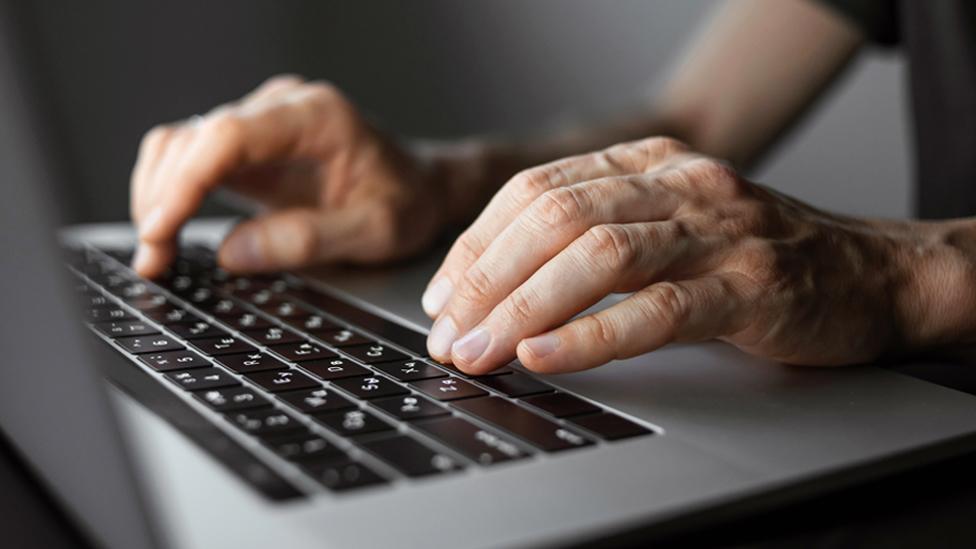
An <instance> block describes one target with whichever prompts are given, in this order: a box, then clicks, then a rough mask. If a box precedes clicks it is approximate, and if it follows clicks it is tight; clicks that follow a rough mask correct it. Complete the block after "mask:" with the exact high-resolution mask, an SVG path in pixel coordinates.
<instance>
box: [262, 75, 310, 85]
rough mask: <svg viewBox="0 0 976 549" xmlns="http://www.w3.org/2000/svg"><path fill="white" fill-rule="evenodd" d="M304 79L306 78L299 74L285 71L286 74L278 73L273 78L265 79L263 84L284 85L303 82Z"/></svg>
mask: <svg viewBox="0 0 976 549" xmlns="http://www.w3.org/2000/svg"><path fill="white" fill-rule="evenodd" d="M304 81H305V80H304V79H303V78H302V77H301V76H299V75H297V74H291V73H284V74H276V75H274V76H272V77H271V78H268V79H267V80H265V81H264V84H263V85H264V86H267V87H271V86H284V85H287V84H301V83H302V82H304Z"/></svg>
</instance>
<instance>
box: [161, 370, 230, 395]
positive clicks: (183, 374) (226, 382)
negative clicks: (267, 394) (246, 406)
mask: <svg viewBox="0 0 976 549" xmlns="http://www.w3.org/2000/svg"><path fill="white" fill-rule="evenodd" d="M166 377H167V378H169V379H170V380H172V381H173V382H175V383H176V384H177V385H179V386H180V387H183V388H184V389H186V390H187V391H202V390H204V389H217V388H219V387H233V386H235V385H240V384H239V383H238V382H237V380H236V379H234V378H232V377H231V376H230V375H229V374H228V373H227V372H224V371H223V370H219V369H217V368H198V369H195V370H179V371H175V372H170V373H168V374H166Z"/></svg>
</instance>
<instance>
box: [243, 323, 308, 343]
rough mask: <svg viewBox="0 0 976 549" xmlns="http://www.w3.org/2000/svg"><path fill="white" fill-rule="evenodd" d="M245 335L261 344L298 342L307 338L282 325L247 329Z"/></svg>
mask: <svg viewBox="0 0 976 549" xmlns="http://www.w3.org/2000/svg"><path fill="white" fill-rule="evenodd" d="M244 335H246V336H247V337H249V338H251V339H253V340H254V341H257V342H258V343H260V344H261V345H277V344H279V343H296V342H298V341H304V339H305V338H303V337H301V336H300V335H298V334H296V333H295V332H292V331H291V330H286V329H284V328H282V327H280V326H268V327H267V328H258V329H255V330H245V331H244Z"/></svg>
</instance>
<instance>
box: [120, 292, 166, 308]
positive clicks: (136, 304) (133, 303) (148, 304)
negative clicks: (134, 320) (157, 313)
mask: <svg viewBox="0 0 976 549" xmlns="http://www.w3.org/2000/svg"><path fill="white" fill-rule="evenodd" d="M125 302H126V303H127V304H128V305H129V306H130V307H133V308H135V309H138V310H140V311H152V310H154V309H159V308H161V307H165V306H166V305H168V304H169V302H167V301H166V296H164V295H163V294H150V293H145V294H142V295H139V296H136V297H133V298H131V299H126V300H125Z"/></svg>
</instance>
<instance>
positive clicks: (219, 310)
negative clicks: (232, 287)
mask: <svg viewBox="0 0 976 549" xmlns="http://www.w3.org/2000/svg"><path fill="white" fill-rule="evenodd" d="M203 309H204V310H205V311H206V312H208V313H210V314H212V315H213V316H215V317H216V318H226V317H235V316H239V315H242V314H245V313H247V312H249V311H248V310H247V309H245V308H243V307H241V306H240V305H238V304H237V302H236V301H234V300H233V299H227V298H226V297H225V298H221V299H215V300H214V301H212V302H210V303H209V304H208V305H207V306H206V307H204V308H203Z"/></svg>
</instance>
